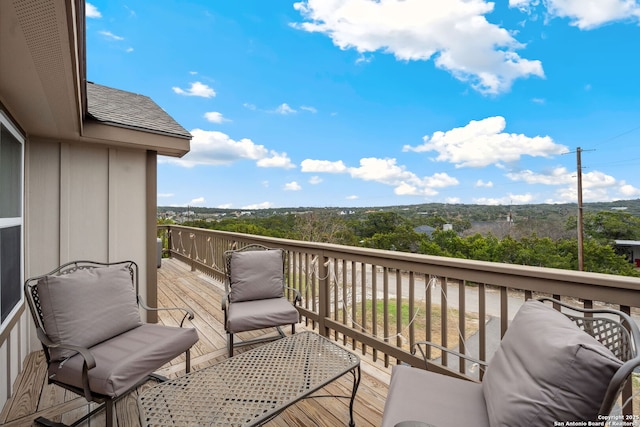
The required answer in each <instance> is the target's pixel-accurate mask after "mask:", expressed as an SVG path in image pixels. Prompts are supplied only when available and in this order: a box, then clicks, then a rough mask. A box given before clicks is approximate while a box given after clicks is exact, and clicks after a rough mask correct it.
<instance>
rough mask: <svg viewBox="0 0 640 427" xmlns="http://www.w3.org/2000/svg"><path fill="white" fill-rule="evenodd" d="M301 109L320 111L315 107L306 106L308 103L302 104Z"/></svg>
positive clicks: (313, 111)
mask: <svg viewBox="0 0 640 427" xmlns="http://www.w3.org/2000/svg"><path fill="white" fill-rule="evenodd" d="M300 109H301V110H304V111H308V112H310V113H313V114H315V113H317V112H318V110H317V109H316V108H315V107H309V106H306V105H301V106H300Z"/></svg>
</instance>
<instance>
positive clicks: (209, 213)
mask: <svg viewBox="0 0 640 427" xmlns="http://www.w3.org/2000/svg"><path fill="white" fill-rule="evenodd" d="M583 210H584V212H599V211H612V210H613V211H621V212H627V213H630V214H632V215H634V216H639V217H640V199H633V200H618V201H615V202H597V203H585V204H584V205H583ZM186 211H190V213H192V214H195V215H194V216H196V217H225V216H240V215H248V216H257V217H266V216H271V215H283V214H299V213H304V212H334V213H337V214H342V215H354V216H361V215H363V214H366V213H368V212H373V211H376V212H377V211H394V212H398V213H400V214H402V215H405V216H418V215H425V216H441V217H445V218H458V219H464V220H468V221H470V222H487V221H504V220H507V218H509V217H511V218H512V219H513V220H517V219H524V218H536V219H538V220H543V219H544V218H546V217H553V218H558V217H569V216H571V215H577V213H578V207H577V204H576V203H565V204H531V205H511V206H508V205H498V206H495V205H473V204H447V203H423V204H416V205H397V206H371V207H350V206H344V207H324V208H318V207H287V208H277V209H276V208H271V209H221V208H205V207H194V206H190V207H175V206H159V207H158V213H159V214H160V215H166V214H171V213H173V214H180V215H182V214H185V213H186Z"/></svg>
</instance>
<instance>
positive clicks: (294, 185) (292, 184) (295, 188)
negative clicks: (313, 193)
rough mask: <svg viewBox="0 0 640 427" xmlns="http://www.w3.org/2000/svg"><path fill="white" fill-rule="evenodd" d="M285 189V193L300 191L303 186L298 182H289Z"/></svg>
mask: <svg viewBox="0 0 640 427" xmlns="http://www.w3.org/2000/svg"><path fill="white" fill-rule="evenodd" d="M283 189H284V190H285V191H300V190H302V186H301V185H300V184H298V183H297V182H296V181H291V182H287V183H286V184H285V185H284V187H283Z"/></svg>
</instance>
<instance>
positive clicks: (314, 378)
mask: <svg viewBox="0 0 640 427" xmlns="http://www.w3.org/2000/svg"><path fill="white" fill-rule="evenodd" d="M349 372H350V373H352V375H353V388H352V393H351V396H347V397H350V398H351V401H350V405H349V416H350V422H349V425H350V426H355V423H354V420H353V403H354V399H355V395H356V392H357V390H358V385H359V383H360V358H359V357H358V356H357V355H355V354H354V353H352V352H350V351H348V350H345V349H344V348H342V347H340V346H339V345H337V344H336V343H334V342H332V341H330V340H328V339H326V338H324V337H322V336H321V335H318V334H316V333H314V332H300V333H297V334H294V335H291V336H288V337H286V338H282V339H279V340H277V341H274V342H271V343H269V344H266V345H263V346H260V347H257V348H255V349H253V350H250V351H247V352H244V353H241V354H239V355H237V356H234V357H232V358H229V359H227V360H225V361H223V362H221V363H219V364H216V365H213V366H210V367H208V368H204V369H202V370H199V371H194V372H191V373H190V374H187V375H184V376H182V377H178V378H176V379H172V380H169V381H166V382H164V383H161V384H159V385H157V386H155V387H152V388H150V389H148V390H146V391H144V392H143V393H142V394H140V396H139V397H138V407H139V409H140V421H141V425H142V426H149V427H150V426H256V425H262V424H264V423H266V422H267V421H269V420H270V419H272V418H273V417H275V416H276V415H278V414H279V413H280V412H282V411H283V410H285V409H286V408H287V407H289V406H290V405H292V404H294V403H296V402H298V401H299V400H301V399H304V398H306V397H309V396H310V395H311V394H312V393H314V392H315V391H317V390H319V389H321V388H323V387H324V386H325V385H327V384H329V383H331V382H332V381H334V380H336V379H338V378H340V377H341V376H343V375H345V374H347V373H349Z"/></svg>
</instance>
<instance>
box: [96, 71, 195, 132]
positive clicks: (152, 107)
mask: <svg viewBox="0 0 640 427" xmlns="http://www.w3.org/2000/svg"><path fill="white" fill-rule="evenodd" d="M87 112H88V113H89V116H90V117H92V118H93V119H95V120H97V121H99V122H102V123H106V124H111V125H114V126H121V127H128V128H132V129H138V130H143V131H150V132H156V133H161V134H168V135H172V136H177V137H180V138H188V139H191V134H190V133H189V132H188V131H187V130H186V129H185V128H183V127H182V126H181V125H180V124H179V123H178V122H176V121H175V120H174V119H173V117H171V116H170V115H169V114H167V113H166V112H165V111H164V110H163V109H162V108H160V106H158V104H156V103H155V102H153V100H151V98H149V97H148V96H144V95H139V94H137V93H132V92H126V91H123V90H119V89H114V88H110V87H107V86H102V85H98V84H95V83H92V82H87Z"/></svg>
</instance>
